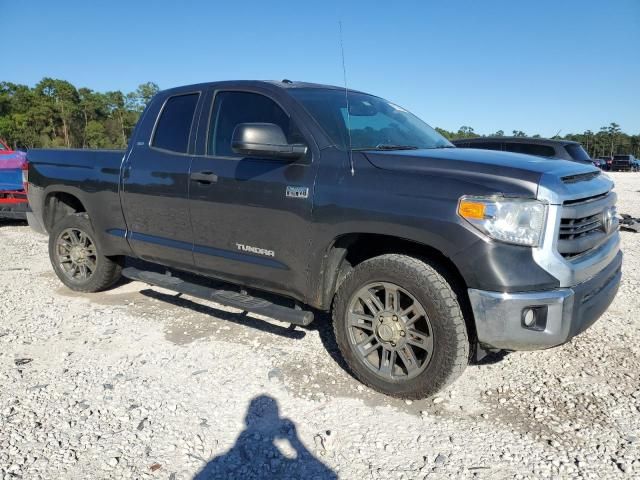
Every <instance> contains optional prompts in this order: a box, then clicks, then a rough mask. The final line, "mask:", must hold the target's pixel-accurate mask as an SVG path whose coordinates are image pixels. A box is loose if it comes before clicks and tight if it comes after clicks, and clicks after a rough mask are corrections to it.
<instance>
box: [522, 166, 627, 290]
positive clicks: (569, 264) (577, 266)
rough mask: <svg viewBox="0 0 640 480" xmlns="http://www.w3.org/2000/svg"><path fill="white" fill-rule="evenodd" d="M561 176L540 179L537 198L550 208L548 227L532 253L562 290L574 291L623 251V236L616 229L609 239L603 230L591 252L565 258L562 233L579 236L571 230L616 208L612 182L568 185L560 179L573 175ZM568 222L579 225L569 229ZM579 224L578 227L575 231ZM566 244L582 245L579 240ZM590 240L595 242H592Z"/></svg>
mask: <svg viewBox="0 0 640 480" xmlns="http://www.w3.org/2000/svg"><path fill="white" fill-rule="evenodd" d="M563 168H564V167H563ZM573 168H574V169H575V167H573ZM573 172H575V170H573ZM578 172H579V171H578ZM562 173H563V174H564V175H558V174H557V172H555V171H550V172H549V173H544V174H542V176H541V178H540V184H539V187H538V195H537V198H538V200H540V201H543V202H545V203H546V204H547V223H546V228H545V234H544V237H543V239H542V242H541V244H540V246H538V247H535V248H533V249H532V255H533V259H534V261H535V262H536V263H537V264H538V265H539V266H540V267H541V268H542V269H544V270H545V271H546V272H548V273H549V274H550V275H552V276H553V277H555V278H557V279H558V282H559V287H561V288H562V287H573V286H575V285H577V284H579V283H582V282H585V281H587V280H589V279H590V278H592V277H593V276H594V275H596V274H597V273H598V272H600V271H601V270H602V269H603V268H605V267H606V266H607V265H609V263H611V262H612V261H613V260H614V259H615V257H616V255H617V254H618V252H619V251H620V234H619V232H618V229H617V228H614V230H613V231H612V232H611V233H610V234H609V235H606V234H605V232H604V230H601V231H602V235H601V236H600V238H599V239H597V241H595V242H593V243H592V246H591V249H587V250H585V251H584V252H582V253H580V254H573V255H567V253H568V252H565V255H566V256H563V255H562V254H561V253H560V251H559V250H562V249H563V247H559V245H560V243H561V239H560V235H561V231H562V233H563V234H571V233H579V232H571V230H570V228H579V226H580V224H583V226H584V225H586V222H587V220H586V219H588V218H589V217H591V216H595V215H598V214H599V212H600V213H601V212H602V211H603V210H604V208H605V207H606V206H611V205H614V204H615V200H616V194H615V192H613V191H612V190H613V187H614V185H613V182H612V181H611V179H610V178H609V177H608V176H607V175H604V174H603V175H598V176H596V177H595V178H593V179H592V180H590V181H584V182H576V183H569V184H567V183H564V182H563V181H562V179H561V177H562V176H566V175H570V174H572V171H570V170H569V168H568V167H567V171H566V173H565V172H562ZM579 173H582V172H579ZM585 173H586V172H585ZM563 219H565V221H564V222H563ZM566 219H570V220H578V222H575V221H574V223H573V224H571V225H572V227H569V225H568V223H569V222H567V220H566ZM601 221H602V220H601ZM576 224H578V227H575V225H576ZM594 233H596V234H597V230H593V231H592V232H591V234H594ZM586 236H588V235H586ZM562 240H565V238H564V237H563V239H562ZM566 240H570V241H575V240H578V241H581V240H580V237H578V238H576V237H574V238H572V239H568V238H567V239H566ZM591 240H593V239H589V241H591ZM569 246H570V245H569ZM574 247H575V246H574Z"/></svg>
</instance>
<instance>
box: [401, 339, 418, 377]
mask: <svg viewBox="0 0 640 480" xmlns="http://www.w3.org/2000/svg"><path fill="white" fill-rule="evenodd" d="M398 356H399V357H400V358H401V359H402V363H404V367H405V368H406V369H407V374H410V373H411V372H412V371H414V370H415V369H416V368H418V359H417V358H416V355H415V353H414V352H413V350H412V349H411V347H409V346H407V345H405V346H404V347H403V348H401V349H399V350H398Z"/></svg>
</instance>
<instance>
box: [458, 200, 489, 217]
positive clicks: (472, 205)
mask: <svg viewBox="0 0 640 480" xmlns="http://www.w3.org/2000/svg"><path fill="white" fill-rule="evenodd" d="M485 208H486V205H485V204H484V203H481V202H473V201H470V200H461V201H460V205H458V215H460V216H461V217H462V218H467V219H472V220H483V219H484V217H485Z"/></svg>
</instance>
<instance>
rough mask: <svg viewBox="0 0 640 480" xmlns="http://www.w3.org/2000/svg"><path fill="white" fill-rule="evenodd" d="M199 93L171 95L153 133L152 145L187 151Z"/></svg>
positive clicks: (176, 150)
mask: <svg viewBox="0 0 640 480" xmlns="http://www.w3.org/2000/svg"><path fill="white" fill-rule="evenodd" d="M199 96H200V94H199V93H187V94H184V95H176V96H173V97H169V99H168V100H167V101H166V102H165V104H164V106H163V108H162V111H161V112H160V116H159V117H158V122H157V123H156V127H155V131H154V133H153V140H152V141H151V146H152V147H154V148H159V149H162V150H168V151H171V152H176V153H187V151H188V150H189V136H190V134H191V127H192V125H193V118H194V114H195V111H196V106H197V105H198V98H199Z"/></svg>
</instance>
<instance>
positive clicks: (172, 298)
mask: <svg viewBox="0 0 640 480" xmlns="http://www.w3.org/2000/svg"><path fill="white" fill-rule="evenodd" d="M140 294H141V295H144V296H145V297H149V298H153V299H156V300H160V301H163V302H166V303H170V304H171V305H174V306H176V307H181V308H188V309H190V310H192V311H194V312H197V313H202V314H204V315H210V316H212V317H215V318H218V319H220V320H226V321H228V322H231V323H236V324H238V325H242V326H243V327H250V328H255V329H256V330H261V331H263V332H266V333H272V334H275V335H280V336H282V337H286V338H291V339H293V340H299V339H301V338H304V336H305V335H306V333H305V332H304V331H303V330H296V329H294V328H293V327H292V326H285V325H284V324H283V326H280V325H274V324H272V323H269V322H265V321H264V320H258V319H257V318H251V317H249V316H247V313H246V312H242V313H233V312H227V311H226V310H219V309H217V308H214V307H209V306H207V305H201V304H199V303H196V302H193V301H191V300H189V299H187V298H184V297H182V296H178V295H177V294H168V293H162V292H157V291H155V290H152V289H146V290H141V291H140Z"/></svg>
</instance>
